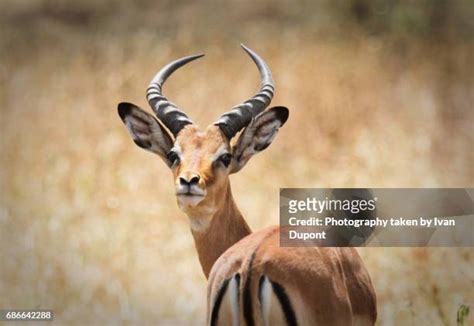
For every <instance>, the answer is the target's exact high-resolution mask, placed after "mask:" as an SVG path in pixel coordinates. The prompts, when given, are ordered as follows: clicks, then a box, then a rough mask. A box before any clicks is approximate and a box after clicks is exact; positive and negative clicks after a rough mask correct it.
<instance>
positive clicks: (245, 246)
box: [118, 45, 377, 325]
mask: <svg viewBox="0 0 474 326" xmlns="http://www.w3.org/2000/svg"><path fill="white" fill-rule="evenodd" d="M242 47H243V49H244V50H245V51H246V52H247V54H248V55H249V56H250V57H251V58H252V59H253V61H254V62H255V64H256V65H257V67H258V69H259V72H260V76H261V84H262V86H261V89H260V90H259V92H258V93H257V94H256V95H255V96H253V97H252V98H250V99H249V100H247V101H245V102H243V103H242V104H239V105H237V106H235V107H234V108H232V109H231V110H230V111H229V112H227V113H225V114H223V115H222V116H221V117H220V118H219V119H218V120H217V121H216V122H214V123H213V124H211V125H209V126H208V127H207V128H206V129H204V130H201V129H199V128H198V127H197V126H196V125H195V124H193V123H192V121H191V120H190V119H189V117H188V116H187V115H186V114H185V113H184V112H183V111H181V110H180V109H179V108H178V107H177V106H176V105H175V104H173V103H171V102H170V101H168V99H167V98H166V97H165V96H163V94H162V86H163V83H164V82H165V81H166V79H167V78H168V77H169V76H170V75H171V74H172V73H173V72H174V71H175V70H176V69H178V68H179V67H181V66H183V65H184V64H186V63H188V62H190V61H192V60H195V59H197V58H200V57H201V56H203V55H195V56H189V57H185V58H182V59H179V60H176V61H174V62H172V63H170V64H168V65H167V66H165V67H164V68H163V69H162V70H160V71H159V72H158V74H157V75H156V76H155V77H154V78H153V80H152V81H151V83H150V86H149V87H148V90H147V99H148V102H149V104H150V106H151V107H152V109H153V111H154V113H155V114H156V116H157V117H158V119H156V118H155V117H153V116H152V115H151V114H149V113H147V112H145V111H144V110H142V109H140V108H139V107H137V106H136V105H134V104H131V103H120V104H119V105H118V113H119V115H120V117H121V119H122V121H123V122H124V124H125V125H126V127H127V129H128V131H129V133H130V135H131V136H132V139H133V140H134V142H135V143H136V144H137V145H138V146H139V147H142V148H144V149H146V150H148V151H150V152H153V153H155V154H157V155H158V156H159V157H161V158H162V159H163V160H164V162H165V163H166V165H168V167H169V168H170V169H171V171H172V172H173V177H174V187H175V192H176V198H177V202H178V206H179V207H180V208H181V209H182V210H183V211H184V212H185V213H186V214H187V215H188V217H189V220H190V224H191V232H192V235H193V237H194V241H195V246H196V249H197V253H198V256H199V261H200V263H201V266H202V269H203V271H204V274H205V276H206V278H208V281H209V282H208V295H207V300H208V313H207V319H208V323H209V324H210V325H280V324H287V325H373V324H374V323H375V320H376V315H377V311H376V299H375V292H374V290H373V287H372V284H371V280H370V277H369V274H368V272H367V270H366V268H365V267H364V264H363V262H362V260H361V258H360V257H359V255H358V254H357V252H356V250H355V249H353V248H320V247H311V248H308V247H305V248H283V247H280V246H279V228H278V227H277V226H274V227H269V228H265V229H263V230H260V231H258V232H255V233H252V231H251V230H250V228H249V226H248V224H247V223H246V222H245V220H244V218H243V217H242V214H241V213H240V212H239V209H238V208H237V206H236V204H235V202H234V199H233V197H232V192H231V187H230V182H229V175H230V174H231V173H235V172H238V171H239V170H240V169H242V168H243V167H244V166H245V164H246V163H247V162H248V161H249V159H250V158H251V157H252V156H253V155H254V154H256V153H258V152H260V151H262V150H264V149H265V148H267V147H268V146H269V145H270V143H271V142H272V140H273V139H274V137H275V135H276V134H277V132H278V130H279V128H280V127H281V126H283V124H284V123H285V122H286V120H287V118H288V109H287V108H285V107H281V106H277V107H273V108H270V109H268V110H265V109H266V107H267V106H268V105H269V104H270V101H271V100H272V97H273V92H274V85H273V81H272V76H271V73H270V70H269V69H268V66H267V65H266V63H265V62H264V61H263V60H262V59H261V58H260V57H259V56H258V55H257V54H256V53H255V52H253V51H252V50H250V49H248V48H247V47H245V46H243V45H242ZM242 129H243V131H242V132H241V133H240V135H239V137H238V139H237V141H236V142H235V144H234V145H232V144H231V140H232V138H233V137H234V136H235V135H236V134H237V133H238V132H239V131H241V130H242Z"/></svg>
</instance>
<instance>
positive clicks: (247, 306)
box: [243, 251, 255, 326]
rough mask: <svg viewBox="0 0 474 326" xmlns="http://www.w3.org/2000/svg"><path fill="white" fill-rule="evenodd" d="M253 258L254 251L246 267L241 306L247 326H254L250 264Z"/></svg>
mask: <svg viewBox="0 0 474 326" xmlns="http://www.w3.org/2000/svg"><path fill="white" fill-rule="evenodd" d="M254 258H255V251H254V252H253V254H252V257H250V262H249V266H248V267H247V280H246V283H245V288H244V298H243V301H244V302H243V305H244V307H243V308H244V318H245V321H246V322H247V326H254V325H255V322H254V320H253V311H252V288H251V285H252V263H253V260H254Z"/></svg>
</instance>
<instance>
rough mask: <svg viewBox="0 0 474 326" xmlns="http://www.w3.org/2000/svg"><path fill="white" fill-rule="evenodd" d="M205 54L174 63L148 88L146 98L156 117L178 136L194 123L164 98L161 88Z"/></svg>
mask: <svg viewBox="0 0 474 326" xmlns="http://www.w3.org/2000/svg"><path fill="white" fill-rule="evenodd" d="M202 56H204V54H197V55H192V56H189V57H184V58H181V59H178V60H176V61H173V62H171V63H169V64H168V65H166V66H165V67H164V68H163V69H161V70H160V71H159V72H158V73H157V74H156V75H155V77H154V78H153V79H152V80H151V82H150V86H148V89H147V92H146V97H147V99H148V103H150V106H151V108H152V109H153V111H154V112H155V114H156V116H157V117H158V118H159V119H160V120H161V122H163V124H164V125H165V126H166V127H167V128H168V129H169V130H170V131H171V132H172V133H173V135H174V136H176V135H177V134H178V133H179V131H180V130H181V129H183V127H184V126H185V125H187V124H190V123H193V122H192V121H191V120H190V119H189V118H188V116H187V115H186V114H185V113H184V112H182V111H180V109H179V108H178V107H177V106H176V104H174V103H172V102H170V101H168V99H167V98H166V97H164V96H163V94H162V92H161V88H162V86H163V84H164V82H165V81H166V79H167V78H168V77H169V76H170V75H171V74H172V73H173V72H174V71H175V70H176V69H178V68H180V67H181V66H184V65H185V64H187V63H188V62H191V61H193V60H196V59H198V58H201V57H202Z"/></svg>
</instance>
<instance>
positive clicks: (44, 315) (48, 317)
mask: <svg viewBox="0 0 474 326" xmlns="http://www.w3.org/2000/svg"><path fill="white" fill-rule="evenodd" d="M53 319H54V312H53V311H52V310H15V309H11V310H0V321H52V320H53Z"/></svg>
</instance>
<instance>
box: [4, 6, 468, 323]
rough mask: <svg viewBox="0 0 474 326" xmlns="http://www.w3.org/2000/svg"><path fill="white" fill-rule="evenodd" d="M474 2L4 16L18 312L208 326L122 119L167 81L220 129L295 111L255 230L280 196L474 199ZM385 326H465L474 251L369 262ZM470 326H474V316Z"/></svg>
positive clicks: (101, 9) (8, 255)
mask: <svg viewBox="0 0 474 326" xmlns="http://www.w3.org/2000/svg"><path fill="white" fill-rule="evenodd" d="M473 18H474V2H472V1H468V0H458V1H440V0H437V1H428V0H422V1H400V2H393V1H389V0H376V1H364V0H352V1H329V0H325V1H302V2H298V3H296V2H290V1H288V2H287V1H283V0H280V1H272V2H270V1H257V2H251V1H232V2H226V3H223V2H217V1H201V2H199V3H197V2H193V1H179V2H178V1H151V0H140V1H134V2H119V1H112V0H106V1H92V0H80V1H75V2H66V1H58V0H33V1H26V0H21V1H17V0H15V1H14V0H3V1H2V2H1V3H0V104H1V105H0V107H1V115H0V123H1V131H0V135H1V137H0V152H1V156H0V194H1V196H0V308H2V309H6V308H15V309H37V308H43V309H53V310H54V311H55V314H56V316H55V321H56V322H57V323H58V324H66V323H69V324H78V325H84V324H96V325H102V324H109V323H112V322H124V323H134V324H149V323H155V324H160V325H161V324H183V325H189V324H196V323H199V322H204V320H205V296H206V291H205V287H206V281H205V279H204V277H203V275H202V272H201V268H200V266H199V263H198V260H197V256H196V253H195V252H194V244H193V240H192V237H191V233H190V231H189V226H188V222H187V218H186V217H185V216H184V214H183V213H181V212H180V211H179V209H178V208H177V205H176V203H175V197H174V194H173V188H172V178H171V174H170V172H169V171H168V169H167V168H166V167H165V165H164V164H163V163H162V162H161V161H160V160H159V159H158V158H157V157H154V156H152V155H150V154H148V153H146V152H144V151H142V150H140V149H138V148H137V147H136V146H135V145H134V144H133V143H132V142H131V140H130V139H129V136H128V134H127V133H126V131H125V128H124V127H123V125H122V123H121V121H120V120H119V118H118V116H117V113H116V105H117V103H118V102H120V101H131V102H134V103H136V104H139V105H141V106H142V107H144V108H148V106H147V103H146V100H145V96H144V94H145V89H146V87H147V85H148V82H149V80H150V79H151V78H152V76H153V75H154V73H155V72H156V71H157V70H158V69H159V68H161V67H162V66H163V65H164V64H166V63H168V62H169V61H171V60H174V59H176V58H178V57H181V56H184V55H189V54H194V53H200V52H205V53H206V54H207V56H206V57H205V58H204V59H202V60H200V61H199V62H196V63H193V64H190V65H189V66H186V67H185V68H183V69H182V70H180V71H179V72H178V73H177V74H175V75H173V77H172V78H171V79H170V81H169V82H168V83H167V85H166V87H165V88H166V89H165V93H166V94H167V95H168V97H169V98H170V99H171V100H172V101H174V102H176V103H178V104H179V105H180V106H181V107H183V108H184V109H185V110H186V112H187V113H188V114H189V115H190V116H191V117H192V118H193V119H194V121H195V122H196V123H198V124H199V125H201V126H204V125H206V124H209V123H211V122H213V121H214V120H215V119H216V118H217V117H218V116H219V115H220V114H221V113H222V112H224V111H225V110H227V109H229V108H230V107H231V106H232V105H234V104H236V103H239V102H241V101H242V100H243V99H246V98H248V97H250V96H251V95H252V94H253V93H254V92H255V91H256V90H257V89H258V86H259V78H258V73H257V70H256V69H255V67H254V65H253V63H252V62H251V60H249V58H248V57H246V55H245V54H244V53H243V51H242V50H241V49H240V48H239V46H238V45H239V43H240V42H243V43H245V44H246V45H248V46H249V47H250V48H252V49H254V50H255V51H256V52H257V53H259V54H260V55H261V56H262V57H263V58H264V59H265V60H266V61H267V62H268V64H269V66H270V67H271V69H272V71H273V74H274V78H275V82H276V97H275V99H274V101H273V104H275V105H286V106H288V107H289V108H290V111H291V114H290V119H289V121H288V123H287V124H286V125H285V127H284V128H283V129H282V130H281V132H280V134H279V136H278V137H277V139H276V141H275V142H274V144H273V145H272V146H271V147H270V148H269V149H268V150H267V151H265V152H264V153H262V154H261V155H260V156H258V157H255V158H254V159H253V160H252V162H251V163H249V165H248V166H246V168H245V169H244V170H243V171H242V172H240V173H239V174H238V175H235V176H232V177H231V179H232V184H233V193H234V196H235V198H236V200H237V203H238V205H239V207H240V208H241V210H242V212H243V214H244V216H246V218H247V220H248V222H249V223H250V225H251V226H252V228H253V229H258V228H261V227H263V226H266V225H270V224H276V223H278V190H279V188H280V187H472V186H473V185H474V169H473V166H474V164H473V140H474V139H473V138H474V131H473V126H474V124H473V123H474V110H473V108H474V107H473V104H474V71H473V54H474V44H473V40H474V19H473ZM359 251H360V253H361V254H362V255H363V258H364V260H365V261H366V263H367V265H368V268H369V271H370V273H371V276H372V280H373V282H374V286H375V289H376V292H377V295H378V309H379V320H378V324H380V325H426V324H430V325H453V324H455V320H456V311H457V309H458V307H459V306H460V305H461V304H466V305H470V306H471V307H472V306H473V304H474V290H473V289H474V286H473V285H474V271H473V261H474V251H473V250H472V248H465V249H460V248H444V249H443V248H436V249H435V248H432V249H422V248H420V249H416V248H405V249H404V248H398V249H395V248H370V249H361V250H359ZM467 320H470V321H471V324H472V321H473V319H472V316H470V317H469V318H468V319H467Z"/></svg>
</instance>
